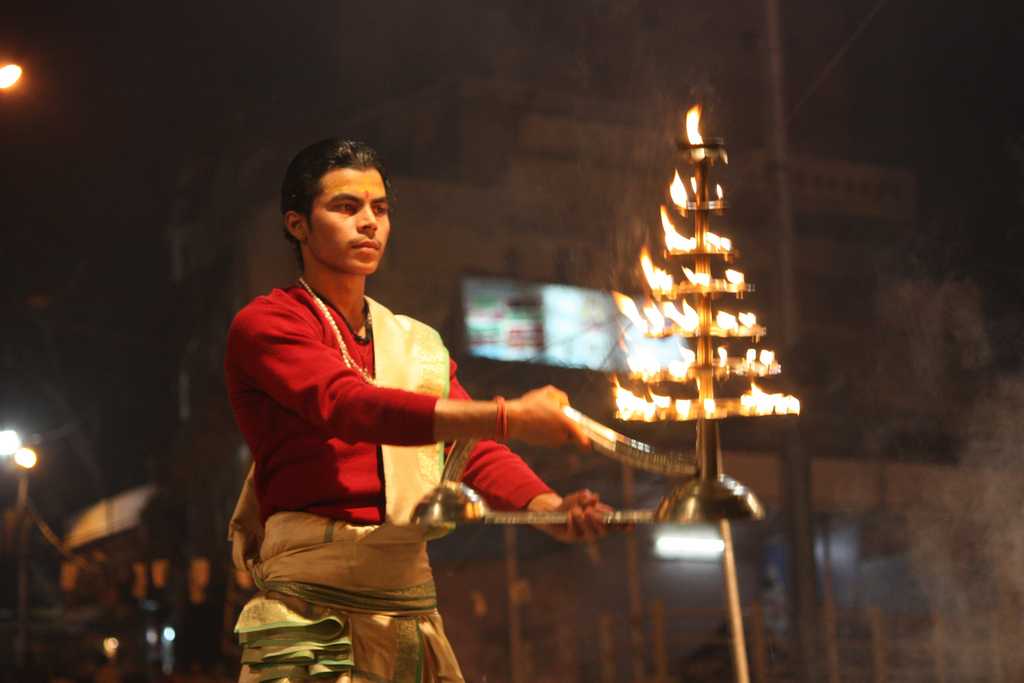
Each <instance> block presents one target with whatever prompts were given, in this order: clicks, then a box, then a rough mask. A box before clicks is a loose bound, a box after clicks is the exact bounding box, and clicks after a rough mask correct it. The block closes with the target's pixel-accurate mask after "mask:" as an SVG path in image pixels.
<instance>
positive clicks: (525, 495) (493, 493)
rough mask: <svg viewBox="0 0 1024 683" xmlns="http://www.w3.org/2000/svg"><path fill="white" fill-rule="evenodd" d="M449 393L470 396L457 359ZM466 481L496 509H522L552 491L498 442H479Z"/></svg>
mask: <svg viewBox="0 0 1024 683" xmlns="http://www.w3.org/2000/svg"><path fill="white" fill-rule="evenodd" d="M448 396H449V398H453V399H461V400H469V399H470V396H469V393H468V392H466V390H465V389H464V388H463V387H462V385H461V384H459V380H458V379H456V377H455V361H452V378H451V390H450V391H449V393H448ZM463 481H465V482H466V484H468V485H469V486H471V487H472V488H473V490H475V491H477V492H478V493H479V494H480V495H481V496H483V497H484V499H485V500H486V501H487V504H488V505H490V506H491V507H492V508H494V509H495V510H521V509H523V508H525V507H526V506H527V504H528V503H529V502H530V501H531V500H533V499H534V498H535V497H537V496H538V495H540V494H542V493H548V492H550V491H551V488H550V487H549V486H548V485H547V484H545V483H544V482H543V481H541V478H540V477H538V476H537V475H536V474H535V473H534V471H533V470H531V469H530V466H529V465H527V464H526V463H525V462H523V459H522V458H520V457H519V456H518V455H516V454H515V453H513V452H512V451H511V450H510V449H509V447H508V446H506V445H505V444H503V443H498V442H497V441H480V442H479V443H478V444H477V445H476V448H475V449H473V452H472V453H471V454H470V456H469V463H468V464H467V465H466V473H465V475H464V476H463Z"/></svg>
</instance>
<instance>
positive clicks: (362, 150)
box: [281, 138, 391, 266]
mask: <svg viewBox="0 0 1024 683" xmlns="http://www.w3.org/2000/svg"><path fill="white" fill-rule="evenodd" d="M337 168H354V169H357V170H360V171H366V170H369V169H376V170H377V171H378V172H379V173H380V177H381V178H382V179H383V180H384V189H385V190H386V191H387V193H388V194H389V195H390V194H391V184H390V183H389V182H388V174H387V172H386V171H385V170H384V165H383V164H382V163H381V161H380V157H378V156H377V152H376V151H375V150H374V149H373V148H372V147H370V146H369V145H368V144H366V143H365V142H359V141H357V140H342V139H341V138H327V139H326V140H321V141H320V142H314V143H313V144H312V145H310V146H309V147H306V148H305V149H303V150H302V151H301V152H299V153H298V154H296V155H295V158H294V159H292V161H291V163H290V164H288V170H287V171H285V173H284V181H283V182H282V183H281V215H284V214H286V213H288V212H289V211H296V212H298V213H301V214H302V215H304V216H306V217H307V218H308V217H309V213H310V211H312V209H313V200H314V199H316V196H317V195H318V194H320V179H321V178H323V177H324V174H326V173H328V172H329V171H333V170H334V169H337ZM310 228H312V226H310ZM284 236H285V239H287V240H288V241H289V242H291V243H292V246H294V247H295V254H296V257H297V258H298V260H299V265H300V266H301V265H302V250H301V249H300V248H299V241H298V240H297V239H295V237H293V236H292V234H291V233H290V232H288V229H287V228H284Z"/></svg>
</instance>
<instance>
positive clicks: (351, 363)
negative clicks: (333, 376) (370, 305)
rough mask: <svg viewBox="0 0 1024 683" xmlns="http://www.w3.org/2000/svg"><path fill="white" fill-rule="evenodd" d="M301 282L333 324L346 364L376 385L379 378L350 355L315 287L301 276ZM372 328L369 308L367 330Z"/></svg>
mask: <svg viewBox="0 0 1024 683" xmlns="http://www.w3.org/2000/svg"><path fill="white" fill-rule="evenodd" d="M299 284H301V285H302V286H303V287H304V288H305V289H306V291H307V292H309V295H310V296H311V297H313V301H314V302H315V303H316V306H317V308H319V309H320V312H321V313H322V314H323V316H324V317H325V318H327V324H329V325H330V326H331V329H332V330H334V338H335V339H337V340H338V348H339V349H341V359H342V360H344V361H345V365H346V366H348V369H349V370H353V371H354V372H355V373H356V374H357V375H359V376H360V377H362V378H363V380H365V381H366V383H367V384H373V385H376V384H377V380H375V379H374V378H373V376H372V375H371V374H370V373H368V372H367V371H366V369H365V368H363V366H361V365H359V364H358V363H356V362H355V360H353V358H352V356H350V355H349V353H348V346H346V344H345V340H344V338H342V336H341V330H339V329H338V323H336V322H334V316H333V315H331V312H330V311H329V310H327V305H326V304H325V303H324V302H323V301H321V300H320V297H318V296H317V295H316V292H314V291H313V288H312V287H310V286H309V285H308V284H307V283H306V281H305V279H303V278H301V277H300V278H299ZM372 329H373V318H372V317H370V311H369V309H367V311H366V330H367V331H368V332H369V331H370V330H372Z"/></svg>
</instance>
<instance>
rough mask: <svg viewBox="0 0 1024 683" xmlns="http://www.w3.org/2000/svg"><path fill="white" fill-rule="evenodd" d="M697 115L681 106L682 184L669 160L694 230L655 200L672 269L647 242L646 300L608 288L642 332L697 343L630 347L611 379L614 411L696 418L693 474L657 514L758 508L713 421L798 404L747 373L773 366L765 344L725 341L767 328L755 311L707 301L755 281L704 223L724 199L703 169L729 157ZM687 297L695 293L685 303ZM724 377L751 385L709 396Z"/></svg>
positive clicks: (783, 411) (735, 515)
mask: <svg viewBox="0 0 1024 683" xmlns="http://www.w3.org/2000/svg"><path fill="white" fill-rule="evenodd" d="M699 124H700V107H699V106H698V107H693V108H692V109H690V110H689V111H688V112H687V114H686V137H687V139H686V140H685V141H680V142H679V143H678V148H679V156H680V157H681V159H682V161H683V162H684V163H686V164H687V165H689V166H691V167H692V169H693V174H692V175H691V176H690V182H689V185H690V187H689V190H688V189H687V187H686V184H685V183H684V182H683V181H682V179H681V178H680V175H679V172H678V170H677V171H676V173H675V177H674V179H673V180H672V183H671V185H669V191H668V194H669V198H670V202H669V203H670V204H671V205H672V206H673V207H674V208H675V214H676V216H677V217H678V218H679V219H682V220H688V221H689V222H690V223H691V225H692V228H693V229H692V234H693V236H692V237H686V236H684V235H683V234H681V233H680V232H679V231H678V230H677V228H676V225H675V224H674V223H673V221H672V217H671V215H670V211H669V209H668V208H667V207H666V206H665V205H663V206H662V207H661V226H662V232H663V234H664V240H665V250H664V253H665V256H666V258H667V259H668V260H669V262H670V263H673V264H674V266H675V268H674V270H675V271H676V272H675V274H673V273H672V272H670V271H668V270H664V269H662V268H659V267H658V266H656V265H655V264H654V262H653V260H652V259H651V256H650V254H649V253H648V251H647V249H646V248H645V249H644V250H643V251H642V252H641V254H640V266H641V268H642V269H643V273H644V279H645V280H646V283H647V285H648V290H649V291H648V297H647V301H646V303H645V304H644V305H643V306H641V307H638V306H637V305H636V304H635V303H634V301H633V300H632V299H631V298H629V297H627V296H625V295H622V294H618V293H616V294H615V297H616V301H617V302H618V304H619V309H620V310H621V311H622V313H623V314H624V315H625V316H626V317H627V318H628V319H629V320H630V321H631V323H632V325H633V326H634V327H636V328H637V329H639V330H640V331H641V332H642V333H643V334H645V335H646V336H648V337H669V336H676V337H682V338H685V339H686V340H692V341H693V345H694V346H695V350H691V349H690V346H689V345H684V346H683V347H682V348H681V354H680V357H679V358H677V359H675V360H673V361H670V362H668V363H667V364H665V365H662V364H661V363H660V362H659V361H658V359H656V358H655V357H654V356H653V355H644V354H643V353H631V354H630V355H629V358H628V360H627V364H628V366H629V387H632V388H633V389H634V390H632V391H631V390H630V388H629V387H627V386H622V385H621V384H619V383H618V382H616V386H615V405H616V417H618V418H619V419H620V420H640V421H644V422H654V421H663V420H679V421H689V420H693V421H696V423H697V425H696V426H697V449H696V460H697V463H696V464H697V477H696V478H695V479H693V480H690V481H688V482H686V483H685V484H683V485H681V486H679V487H677V488H675V489H673V490H672V492H671V493H670V494H669V495H668V496H666V497H665V499H664V500H662V502H661V504H660V505H659V506H658V509H657V511H656V513H655V519H656V520H657V521H662V522H684V523H685V522H714V521H718V520H721V519H745V518H754V519H759V518H761V517H762V516H763V515H764V511H763V509H762V507H761V504H760V503H759V502H758V500H757V498H756V497H755V496H754V495H753V493H751V492H750V491H749V490H748V489H747V488H746V487H744V486H742V485H741V484H739V483H738V482H736V480H734V479H732V478H730V477H728V476H726V475H725V474H724V473H723V472H722V454H721V448H720V446H719V440H718V421H719V420H721V419H723V418H726V417H732V416H760V415H772V414H775V415H788V414H796V413H799V412H800V401H799V400H797V399H796V398H795V397H793V396H788V395H783V394H768V393H765V392H763V391H762V390H761V389H760V388H759V387H758V386H757V385H756V384H755V383H754V380H755V379H756V378H760V377H764V376H767V375H774V374H777V373H778V372H779V371H780V369H781V368H780V366H779V364H778V363H777V362H776V360H775V354H774V353H773V352H771V351H769V350H767V349H757V348H756V347H753V346H749V344H748V348H747V349H746V350H745V353H744V354H743V355H741V356H733V355H730V354H729V349H728V346H727V344H728V343H729V342H734V341H736V340H750V342H751V343H754V344H756V343H757V342H758V341H759V340H760V338H761V337H762V336H764V334H765V332H766V330H765V328H764V327H762V326H760V325H758V323H757V316H755V315H754V314H753V313H749V312H735V313H733V312H730V311H727V310H725V309H722V308H716V307H714V306H713V303H714V302H715V300H716V299H719V298H722V297H727V296H731V297H736V298H737V299H740V298H742V297H743V295H744V294H745V293H746V292H750V291H753V286H752V285H751V284H750V283H748V282H747V281H746V278H745V277H744V275H743V273H741V272H739V271H737V270H734V269H732V268H728V267H726V266H728V265H730V264H731V262H732V261H733V260H734V259H735V258H736V257H737V256H738V254H737V252H736V250H735V249H734V248H733V245H732V241H731V240H729V239H728V238H726V237H721V236H719V235H717V234H715V233H713V232H711V230H710V227H711V226H710V217H711V215H712V214H717V215H721V214H722V213H724V212H725V210H726V208H727V205H726V202H725V199H724V198H723V192H722V186H721V185H715V194H714V197H712V193H711V182H710V178H709V175H710V173H709V172H710V170H711V167H712V166H713V165H714V164H716V163H718V162H721V163H727V162H728V156H727V154H726V150H725V144H724V143H723V142H722V140H721V139H710V140H704V139H703V137H702V136H701V134H700V130H699ZM713 266H715V267H713ZM680 276H681V277H680ZM688 298H692V299H693V300H694V301H693V305H692V306H691V305H690V302H689V301H687V299H688ZM716 341H717V347H716ZM731 377H743V378H748V379H749V380H750V389H749V391H747V392H746V393H744V394H743V395H741V396H740V397H738V398H719V397H717V396H716V392H715V385H716V382H719V381H723V380H726V379H728V378H731ZM637 384H640V385H642V386H643V390H642V391H637V390H635V385H637ZM694 385H695V390H694V388H693V387H694ZM687 389H689V395H687V394H686V391H687ZM694 394H696V395H695V396H694Z"/></svg>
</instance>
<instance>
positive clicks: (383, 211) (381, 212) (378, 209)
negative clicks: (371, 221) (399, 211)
mask: <svg viewBox="0 0 1024 683" xmlns="http://www.w3.org/2000/svg"><path fill="white" fill-rule="evenodd" d="M373 212H374V213H375V214H377V215H378V216H387V215H388V213H390V209H389V208H388V207H386V206H375V207H373Z"/></svg>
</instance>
